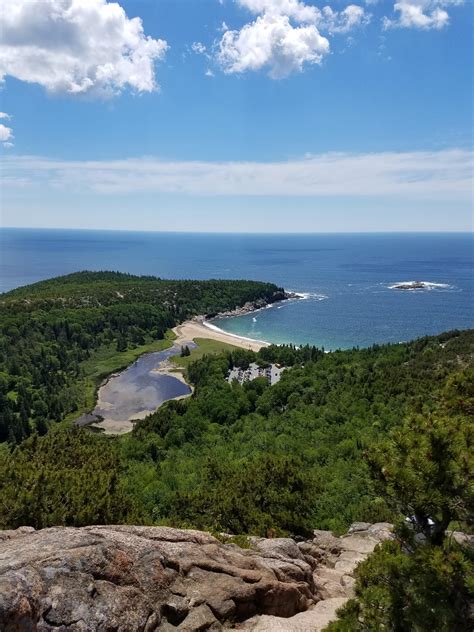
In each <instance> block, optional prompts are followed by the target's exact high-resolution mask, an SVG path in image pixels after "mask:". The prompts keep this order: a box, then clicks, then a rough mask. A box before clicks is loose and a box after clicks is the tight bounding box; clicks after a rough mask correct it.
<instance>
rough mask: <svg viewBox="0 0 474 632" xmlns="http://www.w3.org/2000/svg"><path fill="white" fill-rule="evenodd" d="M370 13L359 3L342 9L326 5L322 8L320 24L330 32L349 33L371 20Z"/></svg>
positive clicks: (321, 27) (320, 26)
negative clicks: (338, 9) (334, 8)
mask: <svg viewBox="0 0 474 632" xmlns="http://www.w3.org/2000/svg"><path fill="white" fill-rule="evenodd" d="M370 18H371V16H370V14H367V13H366V12H365V10H364V9H363V8H362V7H360V6H358V5H357V4H350V5H348V6H347V7H346V8H345V9H343V10H342V11H334V10H333V9H331V7H329V6H326V7H324V8H323V9H322V12H321V17H320V18H319V21H318V25H319V28H320V29H326V30H328V31H329V32H330V33H348V32H349V31H351V30H352V29H354V28H357V27H359V26H365V25H366V24H368V23H369V22H370Z"/></svg>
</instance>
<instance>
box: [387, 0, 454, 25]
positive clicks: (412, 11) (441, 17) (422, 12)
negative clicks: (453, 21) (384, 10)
mask: <svg viewBox="0 0 474 632" xmlns="http://www.w3.org/2000/svg"><path fill="white" fill-rule="evenodd" d="M463 2H464V0H400V1H399V2H396V3H395V4H394V5H393V10H394V12H395V13H397V14H398V15H397V17H395V18H393V19H390V18H388V17H384V19H383V26H384V28H385V29H389V28H412V29H424V30H430V29H436V30H440V29H442V28H444V27H445V26H447V25H448V24H449V14H448V12H447V11H446V7H448V6H449V5H460V4H463Z"/></svg>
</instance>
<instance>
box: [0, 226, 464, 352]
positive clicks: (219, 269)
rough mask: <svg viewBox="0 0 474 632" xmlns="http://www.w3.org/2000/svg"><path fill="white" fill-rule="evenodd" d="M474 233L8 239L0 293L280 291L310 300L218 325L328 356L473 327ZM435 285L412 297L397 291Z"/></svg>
mask: <svg viewBox="0 0 474 632" xmlns="http://www.w3.org/2000/svg"><path fill="white" fill-rule="evenodd" d="M473 255H474V236H473V234H458V233H456V234H428V233H426V234H414V233H412V234H401V233H400V234H337V235H336V234H314V235H313V234H309V235H248V234H238V235H235V234H234V235H217V234H186V233H142V232H115V231H85V230H50V229H42V230H38V229H6V228H4V229H1V230H0V291H2V292H5V291H7V290H9V289H12V288H15V287H18V286H22V285H26V284H29V283H33V282H35V281H39V280H41V279H46V278H49V277H53V276H57V275H62V274H68V273H70V272H75V271H78V270H86V269H87V270H119V271H122V272H130V273H133V274H152V275H156V276H160V277H162V278H178V279H183V278H198V279H208V278H227V279H255V280H262V281H272V282H274V283H277V284H278V285H280V286H283V287H284V288H285V289H287V290H292V291H294V292H298V293H300V294H302V295H303V297H304V298H302V299H300V300H293V301H288V302H286V303H282V304H279V305H276V306H274V307H271V308H269V309H264V310H261V311H259V312H257V313H254V314H249V315H246V316H242V317H238V318H228V319H221V320H219V321H217V322H215V324H216V325H218V326H219V327H220V328H222V329H224V330H225V331H228V332H230V333H233V334H237V335H241V336H245V337H249V338H255V339H258V340H266V341H269V342H275V343H290V342H291V343H294V344H298V345H300V344H305V343H310V344H315V345H318V346H321V347H324V348H325V349H327V350H334V349H337V348H350V347H354V346H359V347H365V346H369V345H371V344H374V343H384V342H401V341H405V340H410V339H413V338H417V337H419V336H423V335H427V334H436V333H440V332H442V331H447V330H450V329H455V328H458V329H464V328H469V327H474V309H473V308H474V275H473ZM408 281H424V282H429V283H432V284H433V285H430V286H429V287H428V288H427V289H422V290H413V291H403V290H397V289H394V288H393V287H391V286H393V285H394V284H397V283H400V282H408Z"/></svg>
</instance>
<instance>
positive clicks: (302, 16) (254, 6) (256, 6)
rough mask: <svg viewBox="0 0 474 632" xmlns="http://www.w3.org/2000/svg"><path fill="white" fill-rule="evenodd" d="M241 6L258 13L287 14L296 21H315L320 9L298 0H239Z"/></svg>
mask: <svg viewBox="0 0 474 632" xmlns="http://www.w3.org/2000/svg"><path fill="white" fill-rule="evenodd" d="M237 2H238V4H240V6H241V7H244V8H246V9H248V10H249V11H252V13H255V14H257V15H260V14H262V13H266V14H268V15H274V16H277V15H286V16H288V17H289V18H292V19H293V20H295V21H296V22H300V23H302V22H309V23H310V22H315V21H316V19H317V17H318V14H319V11H318V9H317V8H316V7H314V6H309V5H306V4H304V3H303V2H299V1H298V0H237Z"/></svg>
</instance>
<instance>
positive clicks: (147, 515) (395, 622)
mask: <svg viewBox="0 0 474 632" xmlns="http://www.w3.org/2000/svg"><path fill="white" fill-rule="evenodd" d="M283 298H285V293H284V290H283V289H282V288H278V287H277V286H275V285H273V284H267V283H257V282H252V281H165V280H161V279H156V278H152V277H134V276H131V275H124V274H119V273H113V272H105V273H91V272H84V273H78V274H73V275H69V276H66V277H60V278H57V279H52V280H50V281H45V282H40V283H37V284H34V285H32V286H28V287H26V288H20V289H18V290H14V291H12V292H10V293H7V294H4V295H2V296H0V307H1V311H0V319H1V321H0V327H1V329H0V331H1V337H0V371H1V372H0V411H1V412H0V414H1V419H0V441H1V442H3V443H2V444H1V446H0V528H7V529H12V528H17V527H19V526H24V525H28V526H32V527H34V528H36V529H41V528H44V527H48V526H52V525H66V526H75V527H82V526H86V525H97V524H102V525H104V524H105V525H106V524H133V525H168V526H172V527H180V528H198V529H202V530H205V531H209V532H211V533H213V534H215V535H216V536H217V537H218V538H222V537H223V536H222V534H224V533H225V534H228V535H227V536H225V537H226V538H234V540H233V542H234V543H236V544H239V545H240V546H242V547H244V548H245V547H248V546H250V545H249V541H248V536H251V535H254V536H255V535H257V536H269V535H270V536H272V537H273V536H294V537H296V536H297V537H299V538H300V539H302V538H303V539H304V538H308V537H310V536H311V534H312V533H313V530H314V529H326V530H330V531H332V532H333V533H335V534H341V533H343V532H345V531H346V530H347V528H348V527H349V526H350V525H351V523H354V522H360V521H362V522H366V523H374V522H387V523H391V524H394V525H395V527H394V534H395V536H396V537H395V539H393V540H390V541H389V542H387V543H385V544H383V545H381V546H380V547H378V548H377V549H376V551H375V552H374V553H373V555H371V556H370V557H369V559H368V560H367V562H364V563H363V564H361V565H360V566H359V569H358V570H357V571H356V577H357V585H356V599H355V600H353V601H351V602H349V605H348V606H346V608H345V611H344V613H343V614H342V616H341V619H340V621H339V622H337V623H335V624H333V626H334V627H333V629H334V630H338V631H345V630H378V629H387V630H409V629H414V630H415V629H416V630H431V629H434V628H433V627H432V626H433V622H434V621H435V622H436V625H438V627H437V628H436V629H439V630H443V631H446V632H448V631H449V630H454V629H456V630H467V629H469V622H468V620H469V585H470V582H471V580H472V549H470V548H469V547H465V546H463V545H461V544H458V543H456V542H455V541H454V540H453V539H452V537H451V536H450V535H449V534H450V533H451V532H452V531H453V530H457V531H463V532H464V533H470V532H471V529H472V509H473V500H474V499H473V483H472V471H473V468H472V465H473V463H472V458H473V424H472V416H473V413H474V387H473V384H474V379H473V378H474V368H473V367H474V362H473V358H474V331H472V330H469V331H452V332H448V333H445V334H441V335H439V336H434V337H426V338H421V339H419V340H415V341H412V342H407V343H402V344H396V345H376V346H373V347H371V348H368V349H352V350H347V351H336V352H332V353H324V352H323V350H321V349H317V348H316V347H309V346H306V347H299V348H298V347H295V346H292V345H289V346H273V345H271V346H268V347H264V348H262V349H261V350H260V351H259V352H250V351H246V350H242V349H232V350H228V351H226V352H224V353H220V354H212V355H204V356H202V357H199V359H197V360H195V361H191V362H190V363H189V364H187V365H186V377H187V380H188V381H189V382H190V383H191V384H192V385H193V387H194V393H193V396H192V397H190V398H189V399H186V400H180V401H172V402H168V403H166V404H165V405H163V406H162V407H160V408H159V409H158V410H157V411H156V412H155V413H154V414H152V415H150V416H148V417H147V418H145V419H143V420H140V421H138V422H137V423H136V424H135V427H134V430H133V432H132V433H130V434H128V435H125V436H122V437H104V436H101V435H100V434H95V433H93V432H91V431H90V430H88V429H77V428H73V427H72V425H71V420H72V419H73V417H74V415H78V414H79V413H80V412H81V411H82V410H83V409H84V407H86V406H87V405H88V404H90V400H91V397H92V395H93V394H94V393H95V389H96V387H97V385H98V383H99V381H100V380H101V379H102V378H103V377H104V376H105V375H106V374H107V371H108V372H111V371H112V370H116V369H117V368H118V367H120V366H125V365H126V364H128V363H129V362H131V361H132V360H133V359H134V358H135V357H137V355H138V354H140V353H142V352H144V351H147V350H151V349H156V348H160V346H161V348H163V345H166V344H170V334H169V330H170V328H171V327H173V326H174V325H176V324H178V323H180V322H182V321H184V320H185V319H187V318H189V317H192V316H195V315H198V314H210V313H213V314H214V313H221V312H226V311H230V310H233V309H235V308H236V307H239V306H242V305H244V304H245V303H261V302H262V301H265V302H266V303H272V302H275V301H277V300H282V299H283ZM252 362H257V363H258V364H259V365H261V366H265V365H267V364H269V363H279V364H281V365H284V366H286V367H287V370H285V371H284V373H283V375H282V378H281V380H280V382H279V383H278V384H275V385H274V386H269V384H268V382H267V380H265V379H264V378H258V379H256V380H254V381H252V382H246V383H243V384H239V383H237V382H236V381H234V382H233V383H229V382H228V381H227V380H226V377H227V375H228V372H229V369H231V368H232V367H242V368H243V369H245V368H246V367H247V366H248V365H249V364H250V363H252ZM412 577H416V581H415V583H413V582H410V578H412ZM426 612H429V616H428V615H426V614H423V613H426ZM422 615H423V616H422ZM367 622H369V624H367ZM364 626H365V627H364ZM397 626H398V627H397ZM430 626H431V627H430Z"/></svg>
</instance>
